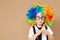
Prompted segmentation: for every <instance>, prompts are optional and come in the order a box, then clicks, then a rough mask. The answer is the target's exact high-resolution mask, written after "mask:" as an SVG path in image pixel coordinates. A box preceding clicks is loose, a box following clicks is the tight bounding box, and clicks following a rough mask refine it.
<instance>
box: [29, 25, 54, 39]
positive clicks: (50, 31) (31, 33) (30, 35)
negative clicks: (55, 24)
mask: <svg viewBox="0 0 60 40" xmlns="http://www.w3.org/2000/svg"><path fill="white" fill-rule="evenodd" d="M34 27H35V31H36V32H37V31H38V28H37V26H36V25H34ZM42 30H46V29H45V27H43V28H42ZM47 30H48V31H49V33H50V34H51V35H53V31H52V30H51V28H50V27H49V26H47ZM33 35H34V31H33V27H30V29H29V34H28V38H32V37H33ZM42 40H47V37H46V35H45V34H42Z"/></svg>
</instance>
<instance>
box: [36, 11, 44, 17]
mask: <svg viewBox="0 0 60 40" xmlns="http://www.w3.org/2000/svg"><path fill="white" fill-rule="evenodd" d="M36 16H40V17H42V16H44V14H43V13H41V12H39V13H37V14H36Z"/></svg>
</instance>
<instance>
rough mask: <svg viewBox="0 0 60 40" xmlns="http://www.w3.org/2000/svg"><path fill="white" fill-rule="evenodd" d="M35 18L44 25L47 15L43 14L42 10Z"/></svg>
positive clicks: (39, 23)
mask: <svg viewBox="0 0 60 40" xmlns="http://www.w3.org/2000/svg"><path fill="white" fill-rule="evenodd" d="M35 20H36V23H37V24H38V25H42V24H43V23H44V21H45V16H43V15H42V16H41V12H39V13H37V14H36V17H35Z"/></svg>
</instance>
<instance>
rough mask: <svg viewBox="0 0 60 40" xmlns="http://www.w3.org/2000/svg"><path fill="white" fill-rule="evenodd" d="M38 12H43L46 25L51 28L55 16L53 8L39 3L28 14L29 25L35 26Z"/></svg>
mask: <svg viewBox="0 0 60 40" xmlns="http://www.w3.org/2000/svg"><path fill="white" fill-rule="evenodd" d="M38 12H41V14H44V15H45V17H46V22H45V23H44V24H45V25H46V26H51V25H52V24H53V20H54V15H53V10H52V9H51V7H50V6H48V5H46V4H41V3H37V4H35V5H33V6H32V7H31V8H30V9H29V10H28V12H27V14H26V22H27V23H28V24H29V25H31V26H33V25H35V24H36V22H35V19H34V17H35V16H36V14H37V13H38Z"/></svg>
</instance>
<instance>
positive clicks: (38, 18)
mask: <svg viewBox="0 0 60 40" xmlns="http://www.w3.org/2000/svg"><path fill="white" fill-rule="evenodd" d="M45 18H46V17H45V16H42V17H40V16H36V17H35V19H36V20H40V19H41V20H44V19H45Z"/></svg>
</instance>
